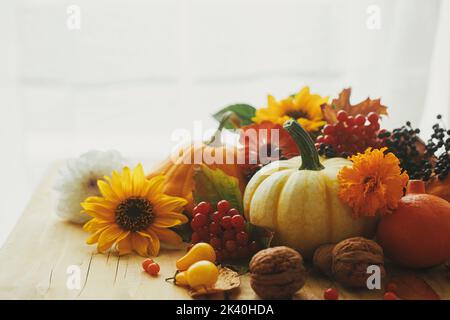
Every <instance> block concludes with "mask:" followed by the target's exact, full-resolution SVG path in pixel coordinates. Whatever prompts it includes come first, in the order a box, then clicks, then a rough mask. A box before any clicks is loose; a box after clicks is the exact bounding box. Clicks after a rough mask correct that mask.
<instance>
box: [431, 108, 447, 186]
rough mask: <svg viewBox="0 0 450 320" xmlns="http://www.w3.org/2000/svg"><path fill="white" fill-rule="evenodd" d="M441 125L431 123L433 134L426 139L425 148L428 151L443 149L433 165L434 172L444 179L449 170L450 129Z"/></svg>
mask: <svg viewBox="0 0 450 320" xmlns="http://www.w3.org/2000/svg"><path fill="white" fill-rule="evenodd" d="M436 118H437V119H438V120H441V119H442V116H441V115H438V116H437V117H436ZM441 125H442V123H441V124H439V123H435V124H434V125H433V134H432V135H431V138H430V139H429V140H428V142H427V146H426V148H427V152H429V153H436V152H437V151H438V150H442V149H443V151H444V150H445V151H444V152H442V153H441V154H440V155H439V156H438V158H437V161H436V164H435V167H434V174H435V175H436V176H437V177H438V178H439V180H444V179H445V178H447V176H448V174H449V172H450V130H445V128H443V127H441Z"/></svg>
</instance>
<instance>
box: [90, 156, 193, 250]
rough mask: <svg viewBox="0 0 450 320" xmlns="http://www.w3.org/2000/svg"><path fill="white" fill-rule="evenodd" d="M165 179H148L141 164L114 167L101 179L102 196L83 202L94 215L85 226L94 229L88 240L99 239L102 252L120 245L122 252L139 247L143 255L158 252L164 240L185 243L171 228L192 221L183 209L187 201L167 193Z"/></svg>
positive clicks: (95, 241) (94, 240)
mask: <svg viewBox="0 0 450 320" xmlns="http://www.w3.org/2000/svg"><path fill="white" fill-rule="evenodd" d="M164 180H165V177H164V176H162V175H159V176H155V177H153V178H151V179H146V177H145V175H144V170H143V168H142V165H141V164H139V165H138V166H137V167H136V169H135V170H134V172H132V171H131V170H130V169H129V168H128V167H125V168H124V169H123V170H122V175H120V174H119V173H118V172H117V171H114V172H113V174H112V177H107V176H106V177H104V180H99V181H98V182H97V184H98V188H99V190H100V193H101V196H100V197H89V198H87V199H86V200H85V201H84V202H83V203H81V206H82V207H83V209H84V212H85V213H87V214H88V215H90V216H92V217H93V219H92V220H90V221H89V222H87V223H86V224H85V225H84V226H83V228H84V230H86V231H87V232H89V233H92V235H91V236H90V237H89V238H88V239H87V241H86V243H87V244H95V243H97V249H98V251H99V252H105V251H106V250H108V249H110V248H111V247H116V249H117V250H118V252H119V254H120V255H123V254H127V253H130V252H132V251H136V252H137V253H138V254H139V255H141V256H148V255H152V256H156V255H158V253H159V248H160V241H163V242H168V243H171V244H179V243H181V242H182V240H181V237H180V236H178V235H177V234H176V233H175V232H173V231H172V230H170V229H168V228H170V227H174V226H176V225H180V224H183V223H186V222H187V221H188V219H187V217H186V216H185V215H183V214H181V213H180V211H181V210H182V209H183V207H184V206H185V205H186V204H187V201H186V200H185V199H183V198H178V197H172V196H168V195H165V194H163V193H162V187H163V184H164Z"/></svg>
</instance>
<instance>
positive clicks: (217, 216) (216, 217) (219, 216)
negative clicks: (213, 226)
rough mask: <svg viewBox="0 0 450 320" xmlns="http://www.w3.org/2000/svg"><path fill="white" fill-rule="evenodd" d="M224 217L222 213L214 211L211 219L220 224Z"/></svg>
mask: <svg viewBox="0 0 450 320" xmlns="http://www.w3.org/2000/svg"><path fill="white" fill-rule="evenodd" d="M222 217H223V215H222V213H220V212H219V211H214V212H213V213H212V214H211V219H212V221H214V222H216V223H220V220H221V219H222Z"/></svg>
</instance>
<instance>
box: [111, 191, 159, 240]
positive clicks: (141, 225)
mask: <svg viewBox="0 0 450 320" xmlns="http://www.w3.org/2000/svg"><path fill="white" fill-rule="evenodd" d="M154 218H155V215H154V213H153V205H152V204H151V203H150V201H148V200H147V199H144V198H139V197H131V198H128V199H126V200H124V201H122V202H121V203H120V204H119V205H118V206H117V208H116V222H117V224H118V225H119V226H121V227H122V228H123V229H124V230H127V231H132V232H136V231H142V230H144V229H146V228H147V227H148V226H149V225H151V224H152V222H153V220H154Z"/></svg>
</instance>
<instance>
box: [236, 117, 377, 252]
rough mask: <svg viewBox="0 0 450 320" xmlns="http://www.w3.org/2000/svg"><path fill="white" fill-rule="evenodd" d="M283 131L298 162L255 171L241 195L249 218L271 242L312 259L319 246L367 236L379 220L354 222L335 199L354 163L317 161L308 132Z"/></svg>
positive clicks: (291, 124) (292, 127)
mask: <svg viewBox="0 0 450 320" xmlns="http://www.w3.org/2000/svg"><path fill="white" fill-rule="evenodd" d="M284 127H285V129H286V130H287V131H288V132H289V133H290V134H291V135H292V137H293V139H294V140H295V142H296V143H297V145H298V146H299V149H300V150H301V157H295V158H292V159H290V160H281V161H276V162H273V163H271V164H269V165H267V166H265V167H263V168H262V169H261V170H260V171H258V172H257V173H256V174H255V175H254V176H253V178H252V179H251V180H250V182H249V183H248V185H247V187H246V189H245V195H244V209H245V214H246V217H247V219H248V220H249V221H250V222H251V223H252V224H254V225H256V226H260V227H264V228H268V229H271V230H273V231H274V232H275V241H276V242H277V243H279V244H283V245H286V246H289V247H292V248H295V249H297V250H299V251H300V252H301V253H302V254H303V255H304V256H305V257H310V256H311V255H312V254H313V252H314V250H315V249H316V248H318V247H319V246H320V245H322V244H326V243H337V242H339V241H341V240H343V239H346V238H350V237H354V236H365V237H368V236H371V235H372V234H373V233H374V231H375V227H376V223H377V219H376V218H373V217H363V218H357V219H355V218H353V217H352V211H351V209H350V208H349V207H348V206H347V205H345V204H344V203H342V202H341V201H340V200H339V198H338V189H339V184H338V181H337V175H338V172H339V170H340V169H341V168H343V167H345V166H351V165H352V162H351V161H349V160H346V159H343V158H333V159H327V160H325V159H320V158H319V155H318V154H317V151H316V149H315V147H314V143H313V141H312V139H311V138H310V137H309V135H308V133H307V132H306V131H304V130H303V128H301V126H300V125H299V124H298V123H297V122H296V121H288V122H286V124H285V126H284Z"/></svg>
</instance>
